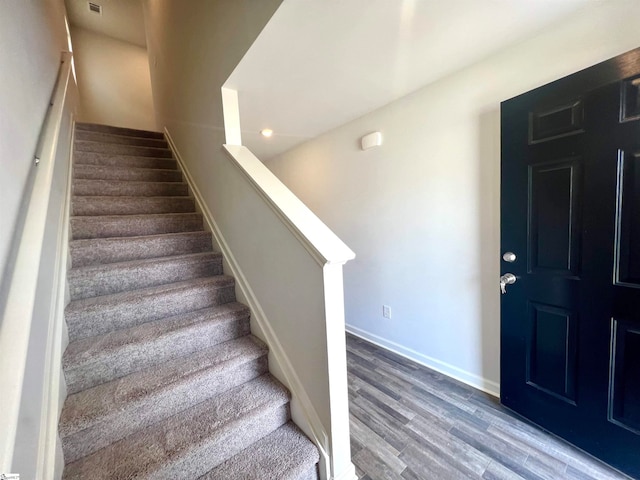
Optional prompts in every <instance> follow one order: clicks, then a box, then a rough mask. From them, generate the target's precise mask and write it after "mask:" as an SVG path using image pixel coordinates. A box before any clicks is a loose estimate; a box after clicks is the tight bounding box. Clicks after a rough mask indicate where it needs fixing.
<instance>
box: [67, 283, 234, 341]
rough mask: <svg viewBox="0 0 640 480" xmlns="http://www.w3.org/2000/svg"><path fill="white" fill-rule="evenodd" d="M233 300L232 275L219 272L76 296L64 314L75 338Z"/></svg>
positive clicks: (71, 334) (70, 335) (103, 332)
mask: <svg viewBox="0 0 640 480" xmlns="http://www.w3.org/2000/svg"><path fill="white" fill-rule="evenodd" d="M234 301H235V291H234V279H233V277H229V276H226V275H217V276H215V277H205V278H197V279H194V280H188V281H185V282H176V283H170V284H166V285H160V286H155V287H149V288H143V289H139V290H130V291H127V292H121V293H114V294H112V295H103V296H100V297H91V298H83V299H81V300H73V301H71V302H70V303H69V304H68V305H67V308H66V309H65V318H66V320H67V327H68V330H69V340H70V341H74V340H77V339H79V338H85V337H93V336H96V335H104V334H105V333H108V332H111V331H114V330H119V329H122V328H130V327H133V326H135V325H140V324H142V323H146V322H150V321H153V320H158V319H160V318H164V317H170V316H172V315H179V314H182V313H187V312H192V311H195V310H200V309H202V308H208V307H213V306H215V305H222V304H224V303H229V302H234Z"/></svg>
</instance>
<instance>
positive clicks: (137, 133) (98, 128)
mask: <svg viewBox="0 0 640 480" xmlns="http://www.w3.org/2000/svg"><path fill="white" fill-rule="evenodd" d="M75 127H76V131H78V130H81V131H89V132H103V133H114V134H116V135H129V136H131V137H145V138H164V134H163V133H162V132H156V131H151V130H138V129H135V128H127V127H115V126H112V125H103V124H99V123H86V122H76V124H75Z"/></svg>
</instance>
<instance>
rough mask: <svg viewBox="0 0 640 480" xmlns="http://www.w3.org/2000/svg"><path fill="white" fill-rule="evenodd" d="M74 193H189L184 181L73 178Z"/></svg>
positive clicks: (178, 194)
mask: <svg viewBox="0 0 640 480" xmlns="http://www.w3.org/2000/svg"><path fill="white" fill-rule="evenodd" d="M73 194H74V195H87V196H91V195H104V196H114V197H117V196H138V197H156V196H174V195H175V196H184V195H189V187H188V186H187V184H186V183H162V182H156V183H154V182H132V181H129V182H114V181H110V180H78V179H76V180H74V181H73Z"/></svg>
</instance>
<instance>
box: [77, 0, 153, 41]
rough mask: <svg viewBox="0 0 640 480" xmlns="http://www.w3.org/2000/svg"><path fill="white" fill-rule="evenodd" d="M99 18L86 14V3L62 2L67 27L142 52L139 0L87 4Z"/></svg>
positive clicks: (84, 0)
mask: <svg viewBox="0 0 640 480" xmlns="http://www.w3.org/2000/svg"><path fill="white" fill-rule="evenodd" d="M91 2H92V3H97V4H98V5H101V6H102V15H99V14H97V13H94V12H91V11H89V2H88V0H65V5H66V7H67V13H68V15H69V23H70V24H71V25H72V26H75V27H80V28H84V29H87V30H92V31H94V32H98V33H101V34H103V35H107V36H109V37H112V38H116V39H118V40H123V41H125V42H129V43H133V44H135V45H139V46H141V47H144V48H146V46H147V42H146V38H145V33H144V15H143V12H142V2H141V0H91Z"/></svg>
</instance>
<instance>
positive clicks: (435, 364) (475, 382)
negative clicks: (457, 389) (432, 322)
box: [346, 325, 500, 398]
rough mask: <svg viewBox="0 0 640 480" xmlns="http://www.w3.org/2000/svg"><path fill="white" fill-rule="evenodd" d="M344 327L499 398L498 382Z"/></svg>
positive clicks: (362, 331) (397, 344) (352, 327)
mask: <svg viewBox="0 0 640 480" xmlns="http://www.w3.org/2000/svg"><path fill="white" fill-rule="evenodd" d="M346 329H347V332H349V333H351V334H353V335H355V336H356V337H360V338H362V339H363V340H366V341H368V342H371V343H373V344H375V345H377V346H379V347H382V348H384V349H386V350H390V351H392V352H393V353H397V354H398V355H400V356H402V357H404V358H407V359H409V360H411V361H413V362H416V363H419V364H420V365H423V366H425V367H427V368H430V369H432V370H435V371H436V372H440V373H442V374H444V375H446V376H448V377H451V378H454V379H456V380H459V381H461V382H462V383H466V384H467V385H469V386H471V387H473V388H477V389H478V390H482V391H483V392H486V393H488V394H489V395H493V396H494V397H498V398H500V384H498V383H497V382H494V381H492V380H488V379H486V378H483V377H481V376H479V375H476V374H474V373H471V372H467V371H466V370H462V369H461V368H458V367H456V366H454V365H451V364H449V363H446V362H443V361H441V360H438V359H436V358H433V357H429V356H427V355H423V354H422V353H420V352H416V351H415V350H413V349H411V348H407V347H405V346H403V345H400V344H399V343H396V342H392V341H391V340H387V339H386V338H383V337H380V336H378V335H375V334H373V333H370V332H367V331H366V330H362V329H361V328H358V327H354V326H353V325H347V326H346Z"/></svg>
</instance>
